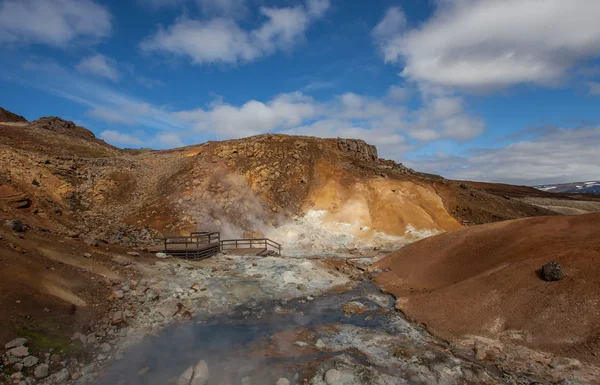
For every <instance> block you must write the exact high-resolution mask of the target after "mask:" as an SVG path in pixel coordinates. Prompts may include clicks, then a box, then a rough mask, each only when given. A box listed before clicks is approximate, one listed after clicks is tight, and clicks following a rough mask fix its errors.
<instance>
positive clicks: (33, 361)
mask: <svg viewBox="0 0 600 385" xmlns="http://www.w3.org/2000/svg"><path fill="white" fill-rule="evenodd" d="M38 361H39V360H38V359H37V357H34V356H28V357H25V358H24V359H23V366H24V367H26V368H31V367H32V366H35V365H37V363H38Z"/></svg>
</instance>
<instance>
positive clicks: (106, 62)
mask: <svg viewBox="0 0 600 385" xmlns="http://www.w3.org/2000/svg"><path fill="white" fill-rule="evenodd" d="M75 68H77V70H78V71H79V72H83V73H88V74H92V75H96V76H101V77H104V78H107V79H110V80H112V81H113V82H116V81H119V79H121V72H120V71H119V70H118V69H117V62H116V60H114V59H111V58H108V57H106V56H104V55H101V54H96V55H93V56H88V57H86V58H83V59H81V61H80V62H79V63H78V64H77V65H76V67H75Z"/></svg>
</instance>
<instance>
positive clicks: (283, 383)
mask: <svg viewBox="0 0 600 385" xmlns="http://www.w3.org/2000/svg"><path fill="white" fill-rule="evenodd" d="M275 385H290V380H288V379H287V378H280V379H279V380H277V382H276V383H275Z"/></svg>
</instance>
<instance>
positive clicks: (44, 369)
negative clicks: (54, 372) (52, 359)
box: [33, 364, 50, 379]
mask: <svg viewBox="0 0 600 385" xmlns="http://www.w3.org/2000/svg"><path fill="white" fill-rule="evenodd" d="M48 370H50V368H49V367H48V365H46V364H40V365H38V366H37V367H36V368H35V370H34V371H33V375H34V376H35V378H38V379H41V378H46V377H48Z"/></svg>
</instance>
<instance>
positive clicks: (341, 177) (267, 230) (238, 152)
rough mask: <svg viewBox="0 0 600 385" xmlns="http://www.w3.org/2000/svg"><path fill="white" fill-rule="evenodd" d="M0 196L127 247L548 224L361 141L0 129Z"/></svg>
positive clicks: (48, 123)
mask: <svg viewBox="0 0 600 385" xmlns="http://www.w3.org/2000/svg"><path fill="white" fill-rule="evenodd" d="M2 191H5V192H4V193H2ZM0 194H4V195H3V196H0V204H2V202H9V201H11V200H12V201H14V200H15V198H14V197H15V196H17V197H20V198H19V199H21V202H27V203H26V204H25V203H21V204H18V202H17V203H15V202H13V203H11V204H8V203H6V204H7V206H6V208H5V210H9V211H7V212H9V213H10V217H16V218H20V219H24V220H26V221H29V222H31V223H34V224H38V225H40V226H45V227H47V228H49V229H51V230H53V231H60V232H64V233H77V234H80V235H81V236H82V237H88V238H99V239H105V240H110V241H115V242H121V243H125V244H128V245H138V244H139V243H141V242H146V241H148V237H147V234H149V233H150V232H152V231H157V232H159V233H162V234H177V233H186V232H188V231H190V230H199V229H205V230H217V229H218V230H222V231H224V232H225V233H226V235H230V236H241V235H243V234H244V233H248V232H250V233H254V234H256V233H262V234H271V235H272V236H273V237H275V238H277V239H280V240H282V241H284V243H285V242H286V238H290V237H291V238H293V240H294V242H296V241H298V242H300V241H301V242H303V243H304V244H305V245H306V244H307V243H308V244H310V243H311V242H313V239H316V238H319V236H320V237H321V238H328V237H329V238H330V236H329V235H319V234H315V233H319V232H320V231H312V234H311V233H310V231H309V229H307V228H306V226H308V225H307V223H309V225H310V224H312V225H315V226H325V227H327V228H329V230H330V232H331V234H334V233H335V234H337V235H339V236H340V237H342V236H343V237H346V235H348V234H349V235H350V236H351V238H352V239H357V240H358V239H373V237H375V238H377V239H382V235H383V236H384V237H385V236H394V237H403V238H402V239H404V238H406V239H407V240H410V239H414V238H415V237H422V236H424V235H428V234H431V233H436V232H443V231H448V230H454V229H458V228H461V227H462V226H463V225H471V224H477V223H487V222H491V221H498V220H503V219H513V218H520V217H526V216H535V215H547V214H551V213H552V212H551V211H549V210H545V209H543V208H539V207H535V206H532V205H529V204H526V203H523V202H520V201H518V200H513V199H506V198H504V197H499V196H495V195H493V194H489V193H487V192H485V191H483V190H481V189H476V188H471V187H469V186H466V185H464V184H460V183H458V182H453V181H448V180H445V179H443V178H440V177H436V176H431V175H426V174H420V173H418V172H415V171H413V170H410V169H408V168H406V167H404V166H403V165H401V164H397V163H395V162H392V161H387V160H383V159H379V158H378V154H377V149H376V148H375V147H374V146H370V145H368V144H366V143H365V142H363V141H360V140H349V139H320V138H315V137H297V136H286V135H260V136H256V137H252V138H246V139H239V140H231V141H223V142H208V143H204V144H201V145H195V146H189V147H184V148H179V149H174V150H167V151H151V150H144V151H141V150H121V149H118V148H115V147H113V146H110V145H108V144H106V143H105V142H104V141H102V140H99V139H97V138H96V137H95V136H94V134H93V133H92V132H90V131H89V130H87V129H85V128H84V127H79V126H77V125H75V124H74V123H73V122H68V121H64V120H62V119H60V118H56V117H50V118H41V119H39V120H36V121H33V122H29V123H20V124H19V125H18V126H15V125H9V124H4V125H3V124H1V123H0ZM16 206H19V207H20V208H16ZM25 206H26V207H25ZM307 215H308V216H307ZM315 223H316V224H315ZM312 225H311V226H312ZM285 226H287V227H285ZM344 226H345V227H344ZM282 227H285V228H286V230H285V231H283V230H280V229H281V228H282ZM313 227H314V226H313ZM313 230H314V229H313ZM136 234H138V235H139V234H143V236H136ZM335 234H334V235H335ZM402 239H400V238H398V239H396V240H395V242H396V243H397V242H400V241H402ZM290 242H291V240H290ZM298 242H296V243H298ZM315 242H316V241H315ZM296 243H295V244H296ZM313 243H314V242H313ZM376 243H377V242H375V243H373V242H371V243H368V242H367V243H363V246H364V247H365V248H367V247H372V246H374V245H375V244H376ZM392 243H393V242H392ZM355 244H360V242H358V241H357V242H356V243H355ZM330 246H331V245H330ZM340 247H355V246H354V244H349V243H348V242H345V243H344V245H343V246H342V245H340Z"/></svg>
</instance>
